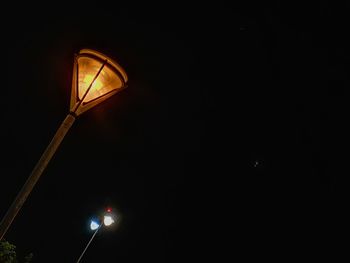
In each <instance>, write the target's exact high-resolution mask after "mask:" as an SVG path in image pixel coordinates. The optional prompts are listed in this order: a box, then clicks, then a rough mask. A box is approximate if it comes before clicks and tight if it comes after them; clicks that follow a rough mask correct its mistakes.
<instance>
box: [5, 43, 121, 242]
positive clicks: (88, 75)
mask: <svg viewBox="0 0 350 263" xmlns="http://www.w3.org/2000/svg"><path fill="white" fill-rule="evenodd" d="M127 81H128V77H127V75H126V73H125V71H124V69H123V68H122V67H121V66H120V65H119V64H118V63H116V62H115V61H113V60H112V59H110V58H109V57H107V56H105V55H103V54H102V53H100V52H97V51H94V50H91V49H82V50H80V51H79V53H78V54H76V55H75V57H74V66H73V77H72V91H71V100H70V112H69V114H68V115H67V117H66V118H65V120H64V121H63V123H62V124H61V126H60V127H59V128H58V130H57V132H56V134H55V136H54V137H53V139H52V141H51V142H50V144H49V145H48V146H47V148H46V150H45V152H44V153H43V155H42V156H41V158H40V159H39V161H38V163H37V164H36V166H35V167H34V169H33V171H32V173H31V174H30V176H29V177H28V179H27V181H26V182H25V184H24V186H23V187H22V189H21V190H20V192H19V193H18V195H17V197H16V199H15V200H14V201H13V203H12V205H11V207H10V208H9V209H8V211H7V213H6V215H5V216H4V218H3V219H2V221H1V223H0V240H1V239H2V238H3V236H4V235H5V233H6V231H7V229H8V228H9V227H10V225H11V223H12V221H13V220H14V218H15V216H16V215H17V213H18V211H19V210H20V209H21V207H22V206H23V204H24V202H25V201H26V199H27V197H28V195H29V194H30V192H31V191H32V189H33V188H34V186H35V184H36V183H37V181H38V180H39V178H40V176H41V174H42V173H43V171H44V170H45V168H46V166H47V165H48V163H49V161H50V160H51V158H52V156H53V155H54V153H55V152H56V150H57V148H58V146H59V145H60V143H61V142H62V140H63V138H64V136H65V135H66V133H67V132H68V130H69V128H70V127H71V126H72V125H73V123H74V121H75V119H76V118H77V117H78V116H79V115H80V114H82V113H83V112H85V111H87V110H89V109H91V108H92V107H94V106H96V105H97V104H99V103H101V102H102V101H104V100H106V99H107V98H109V97H111V96H112V95H114V94H115V93H117V92H119V91H121V90H123V89H124V88H126V83H127Z"/></svg>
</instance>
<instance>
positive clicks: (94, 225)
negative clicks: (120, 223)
mask: <svg viewBox="0 0 350 263" xmlns="http://www.w3.org/2000/svg"><path fill="white" fill-rule="evenodd" d="M107 212H108V214H106V215H104V216H103V223H98V222H96V221H95V220H91V223H90V229H91V230H94V231H95V232H94V234H93V235H92V237H91V238H90V240H89V242H88V243H87V245H86V246H85V248H84V250H83V252H82V253H81V255H80V257H79V258H78V260H77V263H79V262H80V260H81V259H82V258H83V256H84V254H85V252H86V250H87V249H88V247H89V245H90V244H91V242H92V240H93V239H94V237H95V236H96V234H97V232H98V231H99V230H100V228H101V227H102V226H103V225H105V226H106V227H109V226H111V225H112V224H113V223H114V222H115V221H114V219H113V216H112V215H111V214H110V213H109V212H110V211H108V210H107Z"/></svg>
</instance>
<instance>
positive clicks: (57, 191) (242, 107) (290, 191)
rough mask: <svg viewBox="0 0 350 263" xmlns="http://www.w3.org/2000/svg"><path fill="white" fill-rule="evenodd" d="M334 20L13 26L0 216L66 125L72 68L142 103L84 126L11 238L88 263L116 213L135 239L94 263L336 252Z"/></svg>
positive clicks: (344, 75) (338, 172)
mask: <svg viewBox="0 0 350 263" xmlns="http://www.w3.org/2000/svg"><path fill="white" fill-rule="evenodd" d="M330 2H331V1H329V2H328V1H320V2H319V3H318V4H315V5H308V6H307V5H302V6H301V5H297V4H294V5H292V6H282V5H272V4H271V5H266V6H265V5H250V4H246V5H244V6H237V5H236V6H232V7H228V6H225V5H223V6H219V5H218V6H212V5H209V4H208V5H204V4H201V6H197V7H189V6H187V7H185V6H183V5H180V3H176V4H169V3H166V4H165V3H164V4H162V5H160V6H159V5H157V6H156V5H155V6H150V5H147V6H138V5H136V4H135V5H134V4H131V3H129V4H126V5H125V4H124V5H121V6H119V5H118V4H117V2H115V3H114V5H107V4H105V5H103V4H99V5H97V6H89V5H85V6H80V7H71V8H69V6H65V5H63V3H62V4H59V3H58V2H57V3H56V5H57V6H56V5H51V4H50V5H47V6H44V7H41V8H43V9H41V10H39V9H35V8H34V7H33V6H30V8H29V7H26V6H22V8H21V9H20V10H18V9H15V8H9V9H8V13H10V14H13V16H12V17H13V18H12V19H11V20H7V21H6V22H4V23H5V24H4V23H3V24H4V25H5V27H6V29H5V32H6V35H7V37H6V40H5V42H6V43H5V45H6V46H5V49H4V51H5V52H6V55H7V61H6V69H5V71H3V77H4V78H5V79H6V82H5V81H3V85H2V86H3V90H5V92H4V93H3V95H2V96H5V97H4V99H3V104H4V106H3V110H2V114H3V117H2V118H1V120H2V123H3V127H2V136H1V145H2V156H3V158H2V161H3V162H2V171H3V172H2V175H1V181H0V216H3V215H4V214H5V212H6V209H7V208H8V207H9V205H10V204H11V202H12V200H13V199H14V197H15V196H16V193H17V192H18V191H19V189H20V188H21V186H22V185H23V183H24V181H25V180H26V178H27V177H28V176H29V174H30V172H31V170H32V169H33V167H34V165H35V164H36V162H37V161H38V160H39V158H40V155H41V154H42V152H43V151H44V149H45V147H46V146H47V145H48V143H49V141H50V140H51V138H52V136H53V135H54V133H55V131H56V130H57V128H58V127H59V125H60V123H61V122H62V121H63V119H64V118H65V116H66V114H67V113H68V110H69V109H68V108H69V99H70V86H71V74H72V66H73V54H74V53H75V52H78V51H79V49H81V48H92V49H97V50H100V51H101V52H103V53H105V54H107V55H109V56H110V57H113V58H114V59H115V60H116V61H118V62H119V63H120V64H121V65H122V66H123V67H124V68H125V70H126V72H127V73H128V76H129V87H128V88H127V89H126V90H124V91H122V92H121V93H118V94H117V95H115V96H114V97H112V98H110V99H109V100H108V101H106V102H104V103H103V104H101V105H99V106H98V107H96V108H95V109H92V110H90V111H88V112H86V113H85V114H83V115H82V116H81V117H80V118H78V119H77V120H76V122H75V123H74V125H73V127H72V128H71V130H70V131H69V133H68V134H67V136H66V138H65V139H64V141H63V143H62V144H61V146H60V148H59V149H58V151H57V152H56V154H55V156H54V158H53V159H52V160H51V162H50V163H49V166H48V167H47V169H46V170H45V172H44V174H43V176H42V177H41V179H40V180H39V182H38V184H37V185H36V187H35V188H34V190H33V192H32V193H31V195H30V197H29V198H28V200H27V202H26V203H25V205H24V206H23V208H22V210H21V211H20V213H19V214H18V216H17V217H16V219H15V221H14V222H13V224H12V226H11V228H10V229H9V231H8V233H7V235H6V238H7V239H8V240H9V241H10V242H12V243H14V244H16V245H17V247H18V250H19V251H20V253H25V252H28V251H32V252H33V253H34V259H35V260H34V262H74V261H75V260H76V259H77V258H78V257H79V254H80V253H81V251H82V249H83V248H84V246H85V245H86V243H87V241H88V239H89V237H90V235H91V233H90V232H89V229H88V220H89V219H90V218H91V216H93V215H96V214H97V213H100V212H101V209H103V208H104V207H106V206H112V207H113V208H114V209H115V211H117V210H118V211H119V212H120V214H121V215H122V221H121V224H120V225H119V227H118V228H117V229H114V230H113V231H103V232H101V233H99V234H98V235H97V236H96V238H95V240H94V242H93V243H92V245H91V247H90V248H89V250H88V251H87V253H86V255H85V257H84V260H83V262H104V261H106V262H137V261H140V260H142V261H147V262H148V261H150V262H180V261H183V260H186V261H187V260H192V261H194V262H198V261H199V260H204V259H207V258H212V259H213V260H215V262H219V261H221V257H224V255H225V254H226V253H227V254H230V255H231V256H233V257H234V258H236V259H237V258H238V257H240V256H244V257H246V258H249V257H259V258H263V257H266V258H271V257H276V256H278V255H279V253H281V252H282V254H283V256H284V257H287V258H289V257H290V256H291V255H293V256H295V255H297V254H299V253H301V252H305V251H308V252H309V254H310V255H311V254H314V255H321V254H322V253H326V252H327V251H331V248H330V247H331V244H334V243H337V240H338V239H339V238H340V236H341V234H340V233H341V232H340V230H341V226H342V224H341V222H342V211H343V209H342V202H341V200H343V197H344V195H345V192H346V191H345V186H344V181H345V180H344V179H345V177H346V176H345V172H344V169H343V168H344V164H345V163H346V160H345V156H344V155H343V153H344V151H343V150H342V149H343V147H344V146H342V145H343V144H344V143H343V140H344V138H345V132H344V129H345V123H346V122H347V119H348V117H347V116H345V113H344V112H345V105H346V104H347V103H348V102H347V100H346V99H345V88H348V87H349V75H348V74H349V73H348V71H346V70H345V64H346V61H347V63H348V62H349V53H348V51H346V49H348V47H349V45H347V44H346V35H347V34H348V29H347V26H346V25H347V24H346V19H345V17H346V15H347V13H348V11H349V9H348V8H346V7H345V6H335V5H334V4H331V3H330ZM34 9H35V10H34ZM4 73H5V74H4ZM256 162H257V165H255V163H256ZM321 251H322V252H321ZM332 253H333V252H332ZM322 255H323V254H322ZM107 260H108V261H107Z"/></svg>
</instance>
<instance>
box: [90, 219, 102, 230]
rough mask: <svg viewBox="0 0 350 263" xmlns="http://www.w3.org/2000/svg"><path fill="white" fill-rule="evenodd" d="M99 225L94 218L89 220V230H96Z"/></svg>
mask: <svg viewBox="0 0 350 263" xmlns="http://www.w3.org/2000/svg"><path fill="white" fill-rule="evenodd" d="M99 227H100V225H99V224H98V223H97V222H95V221H94V220H91V224H90V229H91V230H96V229H97V228H99Z"/></svg>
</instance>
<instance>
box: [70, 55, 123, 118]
mask: <svg viewBox="0 0 350 263" xmlns="http://www.w3.org/2000/svg"><path fill="white" fill-rule="evenodd" d="M127 80H128V78H127V75H126V73H125V71H124V70H123V68H122V67H121V66H120V65H119V64H118V63H116V62H115V61H113V60H112V59H110V58H108V57H107V56H105V55H103V54H101V53H99V52H97V51H94V50H91V49H82V50H80V52H79V53H78V54H77V55H76V57H75V60H74V68H73V81H72V92H71V103H70V110H71V112H73V113H74V114H75V115H79V114H81V113H83V112H85V111H86V110H88V109H91V108H92V107H93V106H95V105H97V104H99V103H100V102H101V101H103V100H105V99H107V98H109V97H110V96H112V95H114V94H115V93H117V92H118V91H120V90H122V89H124V88H125V87H126V82H127Z"/></svg>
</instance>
